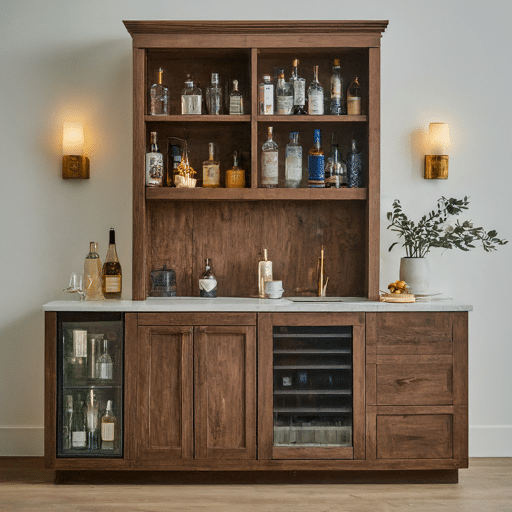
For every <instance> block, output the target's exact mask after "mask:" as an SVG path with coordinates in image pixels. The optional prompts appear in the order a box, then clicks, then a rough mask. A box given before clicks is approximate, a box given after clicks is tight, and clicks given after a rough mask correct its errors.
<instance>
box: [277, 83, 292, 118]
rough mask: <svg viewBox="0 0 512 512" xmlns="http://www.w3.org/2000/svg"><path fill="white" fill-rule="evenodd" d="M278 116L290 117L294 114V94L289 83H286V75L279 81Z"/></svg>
mask: <svg viewBox="0 0 512 512" xmlns="http://www.w3.org/2000/svg"><path fill="white" fill-rule="evenodd" d="M276 96H277V115H280V116H288V115H290V114H292V113H293V92H292V88H291V86H290V84H289V83H287V82H285V81H284V73H280V74H279V78H278V79H277V92H276Z"/></svg>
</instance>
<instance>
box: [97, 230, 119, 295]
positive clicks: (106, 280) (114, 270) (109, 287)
mask: <svg viewBox="0 0 512 512" xmlns="http://www.w3.org/2000/svg"><path fill="white" fill-rule="evenodd" d="M122 278H123V274H122V271H121V264H120V263H119V258H118V257H117V251H116V232H115V230H114V228H111V229H110V232H109V245H108V250H107V255H106V256H105V263H103V270H102V273H101V279H102V291H103V295H104V296H105V298H106V299H120V298H121V290H122Z"/></svg>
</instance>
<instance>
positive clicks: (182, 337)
mask: <svg viewBox="0 0 512 512" xmlns="http://www.w3.org/2000/svg"><path fill="white" fill-rule="evenodd" d="M192 349H193V329H192V327H188V326H139V328H138V370H137V382H138V386H137V425H138V428H137V443H136V444H137V451H136V453H137V458H138V459H139V460H141V461H143V460H146V461H152V462H157V461H167V460H171V459H182V460H185V459H191V458H192V454H193V438H192V420H193V419H192V414H193V393H192V386H193V376H192V363H193V359H192Z"/></svg>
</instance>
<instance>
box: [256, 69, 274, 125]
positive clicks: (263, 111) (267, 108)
mask: <svg viewBox="0 0 512 512" xmlns="http://www.w3.org/2000/svg"><path fill="white" fill-rule="evenodd" d="M259 93H260V98H259V99H260V115H262V116H273V115H274V84H273V83H272V80H271V78H270V75H265V76H264V77H263V82H262V83H261V84H260V87H259Z"/></svg>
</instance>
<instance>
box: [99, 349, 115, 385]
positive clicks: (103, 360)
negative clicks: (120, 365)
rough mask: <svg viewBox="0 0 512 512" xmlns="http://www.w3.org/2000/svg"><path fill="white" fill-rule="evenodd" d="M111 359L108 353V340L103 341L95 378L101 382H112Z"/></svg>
mask: <svg viewBox="0 0 512 512" xmlns="http://www.w3.org/2000/svg"><path fill="white" fill-rule="evenodd" d="M113 366H114V365H113V364H112V358H111V357H110V354H109V353H108V340H106V339H104V340H103V353H102V354H101V356H100V358H99V359H98V374H97V378H98V379H101V380H112V375H113V369H114V368H113Z"/></svg>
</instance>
